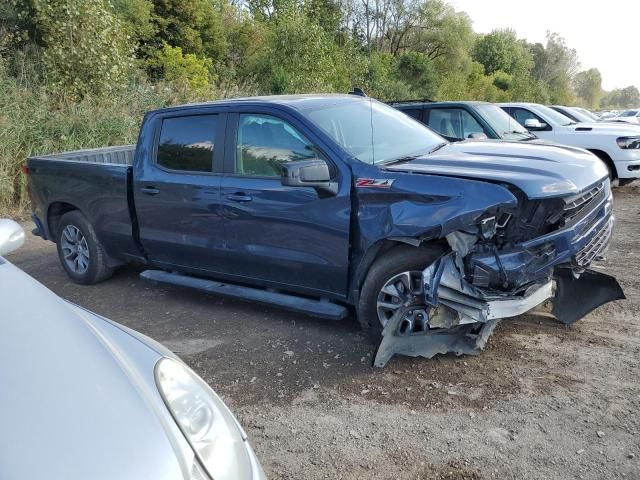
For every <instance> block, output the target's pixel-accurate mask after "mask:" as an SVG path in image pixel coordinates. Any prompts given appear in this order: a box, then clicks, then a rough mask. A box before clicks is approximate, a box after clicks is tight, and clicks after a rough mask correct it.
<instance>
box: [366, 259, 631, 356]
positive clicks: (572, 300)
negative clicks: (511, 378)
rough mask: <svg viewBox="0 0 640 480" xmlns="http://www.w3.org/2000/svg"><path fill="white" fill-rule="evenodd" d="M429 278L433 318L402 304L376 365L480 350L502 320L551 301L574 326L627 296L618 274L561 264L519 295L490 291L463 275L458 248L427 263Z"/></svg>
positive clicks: (425, 274) (426, 282) (554, 311)
mask: <svg viewBox="0 0 640 480" xmlns="http://www.w3.org/2000/svg"><path fill="white" fill-rule="evenodd" d="M423 282H424V287H425V300H426V302H427V304H428V305H429V306H430V307H431V308H430V312H429V319H428V322H426V323H424V322H423V323H421V324H417V323H416V324H414V323H413V321H412V316H411V315H407V314H408V313H410V310H411V309H412V307H411V306H406V307H403V308H401V309H399V310H398V312H396V314H395V315H394V316H393V317H392V318H391V319H390V320H389V321H388V322H387V324H386V325H385V328H384V330H383V332H382V338H381V340H380V343H379V344H378V346H377V348H376V351H375V354H374V358H373V365H374V366H376V367H384V366H385V365H386V364H387V362H388V361H389V360H390V359H391V358H392V357H393V356H394V355H406V356H410V357H425V358H432V357H434V356H435V355H437V354H445V353H454V354H456V355H458V356H459V355H478V354H479V353H480V352H481V351H482V350H483V348H484V346H485V344H486V343H487V340H488V339H489V337H490V336H491V334H492V333H493V331H494V329H495V327H496V325H497V324H498V322H499V321H500V319H503V318H509V317H515V316H518V315H521V314H523V313H525V312H528V311H530V310H532V309H534V308H536V307H538V306H539V305H541V304H544V303H546V302H547V301H550V302H551V304H552V305H551V306H552V308H551V314H552V315H553V316H554V317H556V318H557V319H558V320H559V321H560V322H562V323H564V324H565V325H570V324H572V323H573V322H575V321H577V320H579V319H580V318H582V317H583V316H585V315H587V314H588V313H590V312H591V311H593V310H594V309H596V308H597V307H599V306H600V305H603V304H605V303H607V302H611V301H613V300H619V299H623V298H625V296H624V292H623V291H622V288H621V287H620V285H619V284H618V282H617V280H616V279H615V278H613V277H611V276H609V275H605V274H603V273H600V272H596V271H593V270H585V271H583V272H582V273H581V274H580V276H579V277H578V276H577V275H576V274H574V271H573V270H572V268H568V267H567V268H564V267H557V268H555V269H554V270H553V276H552V278H551V279H549V280H548V281H545V282H543V283H538V284H534V285H531V286H529V287H528V288H526V289H525V290H524V291H523V292H519V293H518V294H513V293H511V294H508V293H496V292H485V291H483V290H481V289H479V288H477V287H474V286H473V285H471V284H470V283H469V282H467V281H466V280H465V279H464V278H463V276H462V274H461V273H460V270H459V269H458V267H457V265H456V262H455V254H454V253H453V252H452V253H449V254H447V255H445V256H443V257H441V258H440V259H439V260H438V261H436V262H435V263H434V264H432V265H430V266H429V267H427V268H426V269H425V270H424V272H423ZM414 308H415V307H414Z"/></svg>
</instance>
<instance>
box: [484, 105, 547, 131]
mask: <svg viewBox="0 0 640 480" xmlns="http://www.w3.org/2000/svg"><path fill="white" fill-rule="evenodd" d="M476 109H477V110H478V112H479V113H480V115H482V117H483V118H484V119H485V121H486V122H487V123H488V124H489V125H490V126H491V128H493V129H494V130H495V131H496V132H497V133H498V135H500V137H501V138H504V139H506V140H522V139H523V138H535V137H534V135H532V134H530V133H529V132H528V131H527V129H526V128H524V127H523V126H522V125H520V124H519V123H518V122H517V121H516V120H515V119H514V118H513V117H512V116H511V115H509V114H508V113H507V112H505V111H504V110H502V109H501V108H500V107H498V106H497V105H476Z"/></svg>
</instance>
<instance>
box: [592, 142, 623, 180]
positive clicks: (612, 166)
mask: <svg viewBox="0 0 640 480" xmlns="http://www.w3.org/2000/svg"><path fill="white" fill-rule="evenodd" d="M587 150H589V151H590V152H591V153H593V154H594V155H595V156H596V157H598V158H599V159H600V160H602V161H603V162H604V163H605V165H606V166H607V168H608V169H609V171H610V172H611V175H612V180H615V179H616V178H618V171H617V170H616V164H615V163H614V162H613V160H612V159H611V157H610V156H609V154H608V153H607V152H605V151H604V150H599V149H597V148H588V149H587Z"/></svg>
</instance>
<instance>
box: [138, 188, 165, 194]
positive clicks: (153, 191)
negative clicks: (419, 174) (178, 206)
mask: <svg viewBox="0 0 640 480" xmlns="http://www.w3.org/2000/svg"><path fill="white" fill-rule="evenodd" d="M140 191H141V192H142V193H146V194H147V195H157V194H159V193H160V190H158V189H157V188H156V187H142V188H141V189H140Z"/></svg>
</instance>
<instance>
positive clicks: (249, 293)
mask: <svg viewBox="0 0 640 480" xmlns="http://www.w3.org/2000/svg"><path fill="white" fill-rule="evenodd" d="M140 277H142V278H144V279H145V280H151V281H154V282H160V283H168V284H171V285H177V286H179V287H187V288H194V289H196V290H201V291H203V292H207V293H213V294H216V295H224V296H226V297H232V298H237V299H240V300H246V301H249V302H258V303H266V304H268V305H275V306H278V307H282V308H286V309H287V310H291V311H294V312H300V313H306V314H308V315H311V316H314V317H320V318H326V319H329V320H342V319H343V318H345V317H346V316H347V315H349V311H348V310H347V308H346V307H343V306H342V305H338V304H336V303H332V302H330V301H328V300H313V299H310V298H304V297H297V296H295V295H288V294H286V293H279V292H272V291H269V290H260V289H258V288H251V287H243V286H240V285H234V284H231V283H222V282H217V281H215V280H206V279H204V278H197V277H190V276H187V275H182V274H180V273H170V272H165V271H163V270H145V271H144V272H142V273H141V274H140Z"/></svg>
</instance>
